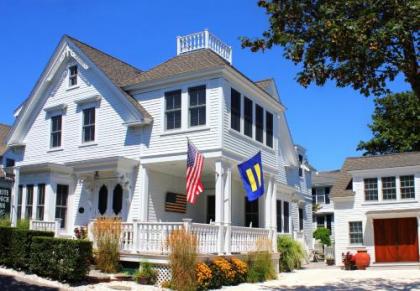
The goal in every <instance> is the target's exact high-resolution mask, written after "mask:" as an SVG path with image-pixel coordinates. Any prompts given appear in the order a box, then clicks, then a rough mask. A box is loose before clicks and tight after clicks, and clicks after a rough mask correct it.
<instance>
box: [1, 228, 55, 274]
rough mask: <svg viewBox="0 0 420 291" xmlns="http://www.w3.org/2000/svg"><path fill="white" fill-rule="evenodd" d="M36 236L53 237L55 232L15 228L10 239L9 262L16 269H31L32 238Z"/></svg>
mask: <svg viewBox="0 0 420 291" xmlns="http://www.w3.org/2000/svg"><path fill="white" fill-rule="evenodd" d="M35 236H46V237H53V236H54V233H53V232H47V231H36V230H25V229H17V228H14V229H13V230H12V233H11V237H10V246H11V247H10V252H9V256H10V258H9V260H10V263H11V267H13V268H14V269H18V270H19V269H22V270H28V269H29V259H30V255H31V245H32V238H33V237H35Z"/></svg>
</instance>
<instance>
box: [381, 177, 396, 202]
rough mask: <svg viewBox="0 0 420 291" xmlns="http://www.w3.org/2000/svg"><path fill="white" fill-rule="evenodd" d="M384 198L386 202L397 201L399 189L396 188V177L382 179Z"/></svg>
mask: <svg viewBox="0 0 420 291" xmlns="http://www.w3.org/2000/svg"><path fill="white" fill-rule="evenodd" d="M382 197H383V199H384V200H395V199H397V187H396V186H395V177H383V178H382Z"/></svg>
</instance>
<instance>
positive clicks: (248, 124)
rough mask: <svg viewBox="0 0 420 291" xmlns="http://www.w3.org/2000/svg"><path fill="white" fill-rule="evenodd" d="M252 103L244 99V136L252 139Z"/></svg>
mask: <svg viewBox="0 0 420 291" xmlns="http://www.w3.org/2000/svg"><path fill="white" fill-rule="evenodd" d="M252 120H253V115H252V101H251V100H249V99H248V98H246V97H244V134H245V135H247V136H249V137H252Z"/></svg>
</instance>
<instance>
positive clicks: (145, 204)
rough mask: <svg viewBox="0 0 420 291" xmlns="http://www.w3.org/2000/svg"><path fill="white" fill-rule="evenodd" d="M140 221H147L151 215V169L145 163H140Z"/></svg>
mask: <svg viewBox="0 0 420 291" xmlns="http://www.w3.org/2000/svg"><path fill="white" fill-rule="evenodd" d="M139 171H140V183H141V190H140V216H139V218H140V221H141V222H146V221H147V219H148V216H149V170H148V169H147V168H146V167H145V165H142V164H141V165H140V167H139Z"/></svg>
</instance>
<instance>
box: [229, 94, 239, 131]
mask: <svg viewBox="0 0 420 291" xmlns="http://www.w3.org/2000/svg"><path fill="white" fill-rule="evenodd" d="M230 127H231V128H232V129H234V130H236V131H241V94H240V93H239V92H238V91H236V90H235V89H231V90H230Z"/></svg>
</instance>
